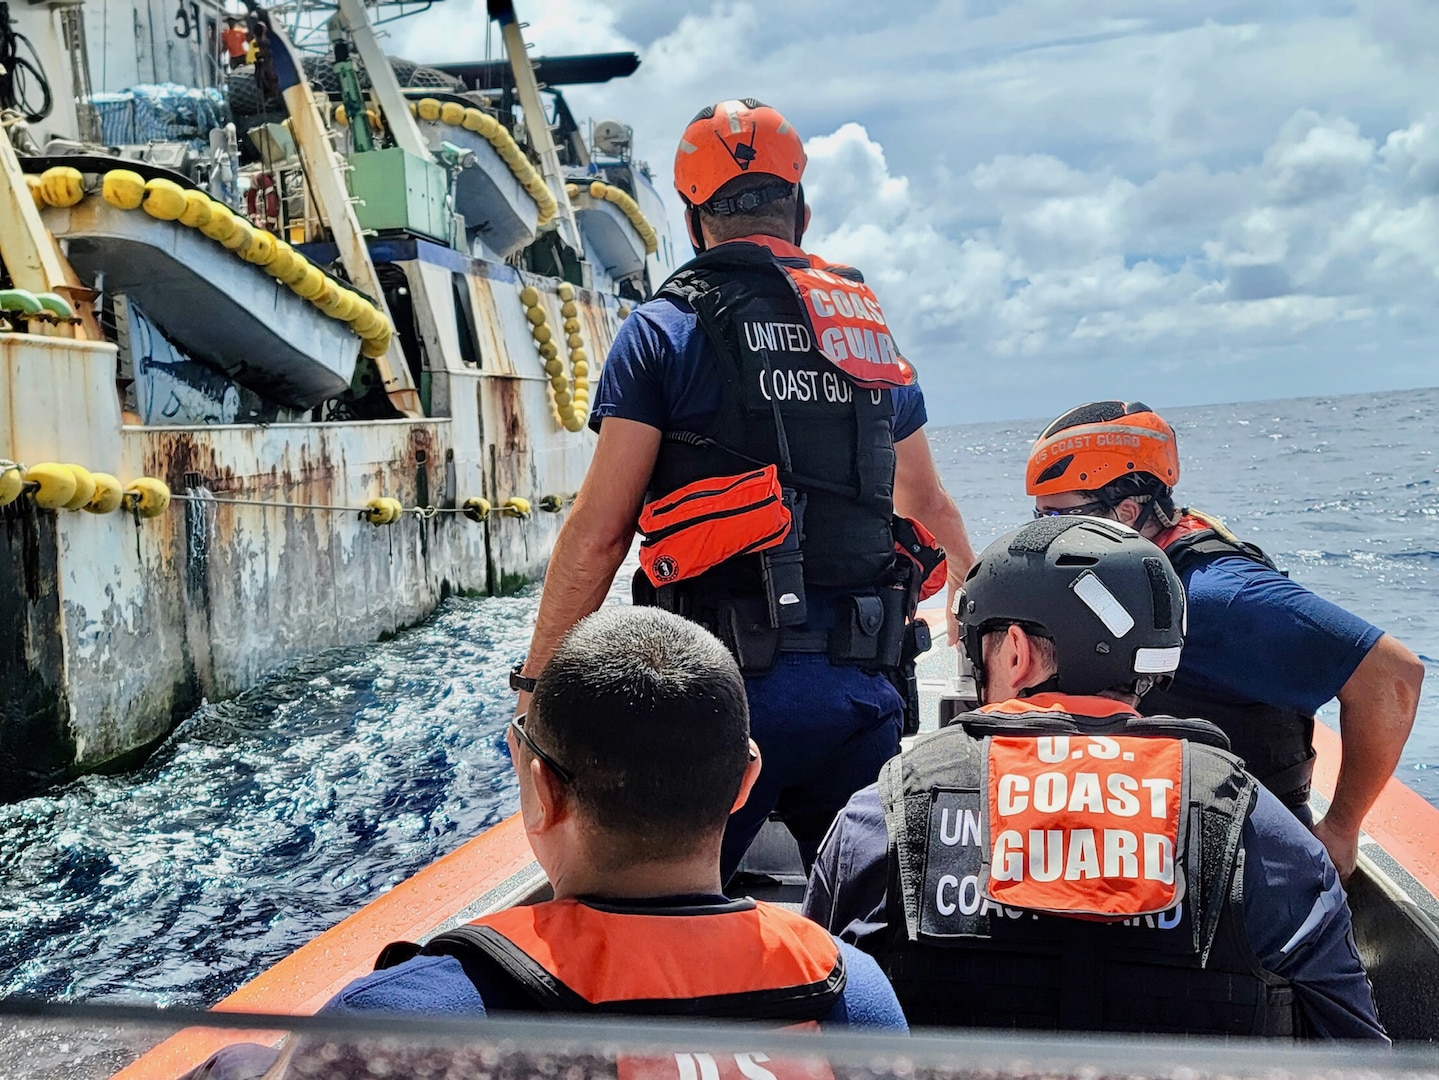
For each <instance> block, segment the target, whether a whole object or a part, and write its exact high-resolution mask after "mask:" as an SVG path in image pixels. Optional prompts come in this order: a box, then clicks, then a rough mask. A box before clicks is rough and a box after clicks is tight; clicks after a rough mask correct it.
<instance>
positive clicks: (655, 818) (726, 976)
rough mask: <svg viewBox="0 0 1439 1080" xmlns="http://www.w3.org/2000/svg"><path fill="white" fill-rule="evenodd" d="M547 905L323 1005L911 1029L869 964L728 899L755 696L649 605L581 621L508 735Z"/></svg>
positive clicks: (808, 928) (386, 961) (393, 963)
mask: <svg viewBox="0 0 1439 1080" xmlns="http://www.w3.org/2000/svg"><path fill="white" fill-rule="evenodd" d="M508 738H509V747H510V754H511V756H512V757H513V758H514V765H515V772H516V774H517V776H518V777H519V788H520V812H521V814H522V815H523V817H524V825H525V833H526V835H527V836H528V837H529V841H530V846H531V848H533V849H534V853H535V858H536V859H537V860H538V861H539V863H540V866H542V867H543V868H544V870H545V873H546V874H547V875H548V876H549V879H550V882H551V884H552V885H553V887H554V899H553V900H549V901H546V902H545V903H541V904H535V905H533V906H530V907H517V908H510V909H509V910H506V911H501V912H497V913H496V914H493V915H486V916H485V917H483V918H481V919H478V920H476V921H475V922H473V923H471V924H470V925H468V926H465V927H462V928H460V929H459V930H455V931H451V932H449V933H445V934H441V935H439V936H438V937H436V938H434V939H433V940H431V941H430V942H429V943H428V944H427V945H426V946H425V947H424V948H423V949H420V948H418V947H417V946H413V945H408V946H390V947H389V948H388V949H386V951H385V953H384V954H382V956H381V958H380V968H381V970H377V971H375V972H374V973H373V974H370V975H367V976H365V977H364V978H362V979H359V980H358V981H356V982H354V983H351V984H350V985H349V986H348V987H346V988H345V989H344V990H343V991H341V992H340V994H339V996H338V997H336V998H335V999H334V1000H333V1001H332V1002H331V1003H330V1005H329V1006H327V1008H330V1009H345V1010H381V1011H386V1012H408V1013H445V1014H449V1015H456V1014H459V1015H478V1016H483V1015H485V1014H487V1013H493V1012H509V1011H521V1012H533V1011H551V1012H566V1013H630V1014H647V1015H665V1016H704V1017H728V1018H736V1019H746V1020H767V1021H774V1022H777V1023H786V1024H788V1023H797V1022H804V1021H820V1022H822V1023H840V1024H855V1025H862V1026H869V1027H878V1028H888V1029H892V1030H904V1028H905V1022H904V1016H903V1014H902V1013H901V1012H900V1009H899V1005H898V1003H897V1002H896V1000H895V997H894V993H893V991H891V990H890V988H889V985H888V983H886V982H885V979H884V976H883V975H881V974H880V972H879V969H878V967H877V966H876V965H875V962H874V961H873V960H872V959H871V958H870V957H868V956H865V955H864V954H863V953H860V952H857V951H856V950H855V949H853V948H852V947H851V946H849V945H842V944H840V943H839V942H838V941H836V940H835V939H834V938H833V937H831V936H830V935H829V934H827V933H826V932H825V931H824V930H822V929H821V928H820V927H818V926H816V925H815V924H814V923H812V922H810V921H809V920H807V919H804V918H803V917H801V916H800V915H797V914H795V913H793V912H790V911H787V910H785V909H784V908H781V907H776V906H773V905H770V904H765V903H760V902H757V901H753V900H728V899H726V898H725V896H724V895H723V893H722V892H721V891H720V873H719V850H720V836H721V834H722V833H723V832H724V827H725V820H726V818H727V817H728V815H729V812H730V810H731V808H732V807H734V806H737V805H739V804H740V803H741V802H743V801H744V798H745V796H746V795H747V794H748V793H749V790H750V788H751V787H753V786H754V782H755V779H756V778H757V777H758V775H759V771H760V761H759V756H758V751H757V750H756V748H755V745H754V743H753V742H752V741H751V740H750V738H749V713H748V709H747V707H746V704H745V696H744V681H743V680H742V679H741V678H740V673H739V670H738V668H737V667H736V666H735V662H734V659H733V658H732V657H731V656H730V654H729V653H728V652H727V651H726V650H725V648H724V646H723V645H722V644H721V643H720V642H719V641H717V640H716V639H715V638H714V637H713V636H712V635H710V634H709V633H707V632H706V631H705V630H703V629H701V628H700V627H698V626H696V625H695V624H694V623H691V622H687V621H686V620H684V619H681V618H680V617H678V616H676V615H672V614H670V613H668V612H664V611H658V610H653V609H648V610H647V609H637V608H628V607H606V608H604V609H602V610H601V611H599V612H598V613H596V614H594V615H591V616H590V617H589V618H587V619H585V620H583V621H582V622H580V623H579V624H578V625H577V626H576V627H575V628H574V630H573V631H571V632H570V633H569V634H568V635H567V636H566V638H565V639H564V641H563V642H561V644H560V647H559V649H558V650H557V651H556V652H555V655H554V657H553V658H552V659H551V660H550V662H549V664H548V665H546V667H545V670H544V673H543V674H542V675H541V676H540V678H539V684H538V686H537V687H536V689H535V692H534V695H533V697H532V699H531V701H530V710H529V712H528V714H527V715H526V716H523V717H517V718H516V719H515V720H514V721H513V722H512V723H511V725H510V729H509V735H508Z"/></svg>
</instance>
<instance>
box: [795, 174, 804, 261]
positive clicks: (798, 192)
mask: <svg viewBox="0 0 1439 1080" xmlns="http://www.w3.org/2000/svg"><path fill="white" fill-rule="evenodd" d="M803 243H804V185H803V184H796V185H795V200H794V246H795V247H799V246H801V245H802V244H803Z"/></svg>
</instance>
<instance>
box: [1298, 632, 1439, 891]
mask: <svg viewBox="0 0 1439 1080" xmlns="http://www.w3.org/2000/svg"><path fill="white" fill-rule="evenodd" d="M1423 685H1424V665H1423V664H1422V663H1420V661H1419V658H1418V657H1417V656H1415V655H1414V654H1413V653H1412V652H1410V651H1409V650H1408V649H1406V648H1405V647H1404V646H1403V645H1402V644H1400V643H1399V641H1398V640H1397V639H1396V638H1393V637H1390V636H1389V635H1388V634H1385V635H1384V636H1383V637H1381V638H1380V639H1379V640H1378V641H1376V642H1375V643H1374V647H1373V648H1372V649H1370V650H1369V652H1368V654H1367V655H1366V656H1365V657H1364V659H1363V660H1361V661H1360V662H1359V666H1358V667H1357V668H1355V669H1354V674H1352V675H1350V676H1349V681H1348V682H1346V683H1345V684H1344V685H1343V686H1342V687H1340V688H1339V740H1340V745H1341V746H1342V747H1343V757H1342V758H1341V759H1340V761H1339V779H1338V780H1337V781H1335V784H1334V800H1333V802H1331V803H1330V804H1329V812H1328V813H1327V814H1325V815H1324V818H1323V820H1321V821H1320V822H1319V823H1318V824H1317V825H1315V826H1314V835H1315V836H1317V837H1319V839H1320V840H1321V841H1323V843H1324V846H1325V847H1326V848H1328V849H1329V855H1330V857H1331V858H1332V859H1333V860H1334V865H1335V866H1336V867H1338V869H1339V876H1340V877H1341V878H1347V877H1348V876H1349V875H1350V874H1351V873H1353V872H1354V860H1355V857H1356V854H1357V850H1358V844H1359V828H1360V826H1361V825H1362V824H1363V823H1364V815H1365V814H1367V813H1368V812H1369V808H1370V807H1371V806H1373V805H1374V800H1375V799H1377V798H1378V797H1379V792H1380V791H1381V790H1382V789H1383V787H1384V785H1385V784H1386V783H1388V781H1389V777H1390V776H1392V775H1393V774H1394V766H1395V765H1397V764H1398V763H1399V755H1400V754H1401V753H1402V752H1403V750H1404V741H1405V740H1406V739H1408V738H1409V730H1410V728H1412V727H1413V726H1414V714H1415V712H1417V711H1418V708H1419V691H1420V689H1421V688H1422V687H1423Z"/></svg>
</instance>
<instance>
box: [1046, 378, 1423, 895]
mask: <svg viewBox="0 0 1439 1080" xmlns="http://www.w3.org/2000/svg"><path fill="white" fill-rule="evenodd" d="M1178 481H1179V449H1178V446H1177V443H1176V439H1175V435H1174V429H1173V428H1171V427H1170V426H1169V425H1168V424H1167V423H1165V422H1164V420H1163V419H1162V418H1160V416H1159V415H1158V414H1157V413H1155V412H1154V411H1153V410H1151V409H1150V408H1149V407H1148V406H1147V405H1142V404H1140V403H1138V402H1125V401H1097V402H1092V403H1091V404H1088V405H1081V406H1079V407H1078V408H1076V409H1071V410H1070V411H1069V412H1067V413H1065V414H1064V415H1063V416H1061V417H1059V419H1057V420H1055V421H1054V422H1053V423H1052V424H1050V425H1049V426H1048V427H1047V428H1045V429H1044V431H1043V433H1042V434H1041V435H1040V436H1039V438H1038V439H1037V440H1036V441H1035V444H1034V447H1033V449H1032V450H1031V451H1030V454H1029V466H1028V468H1027V469H1026V471H1025V490H1026V491H1027V492H1028V493H1029V494H1030V495H1033V496H1034V497H1035V499H1034V506H1035V510H1034V512H1035V515H1036V516H1041V515H1070V514H1088V515H1093V516H1097V517H1108V518H1113V519H1114V520H1116V521H1121V522H1123V523H1124V524H1126V525H1129V526H1132V527H1133V528H1135V529H1137V530H1138V531H1139V533H1140V534H1141V535H1143V536H1145V537H1147V538H1148V539H1150V540H1153V541H1154V542H1155V543H1156V544H1158V545H1159V546H1160V547H1161V548H1163V549H1164V552H1165V554H1166V555H1168V556H1169V561H1170V562H1171V563H1173V565H1174V569H1175V570H1176V571H1177V572H1178V573H1179V577H1180V580H1181V581H1183V582H1184V589H1185V592H1186V594H1187V596H1188V598H1189V630H1188V636H1187V638H1186V645H1185V649H1184V663H1183V664H1182V665H1181V666H1180V668H1179V671H1178V673H1177V674H1176V675H1175V677H1174V683H1173V685H1172V686H1170V687H1169V688H1168V689H1167V690H1165V691H1163V692H1159V693H1155V694H1151V695H1149V696H1148V697H1147V698H1145V700H1144V711H1146V712H1163V713H1168V714H1170V715H1173V716H1201V717H1203V718H1204V719H1206V720H1209V721H1212V722H1213V723H1215V724H1218V725H1219V727H1220V728H1222V729H1223V730H1224V732H1225V734H1227V735H1228V736H1229V741H1230V745H1231V746H1232V747H1233V749H1234V752H1235V753H1236V754H1238V755H1239V756H1240V757H1241V758H1243V759H1244V763H1245V767H1246V768H1247V769H1248V770H1249V771H1250V772H1252V773H1253V774H1254V775H1255V776H1257V777H1259V779H1260V780H1261V781H1262V782H1263V783H1264V786H1265V787H1267V788H1269V790H1270V791H1272V792H1274V794H1275V795H1277V796H1278V797H1279V799H1280V801H1281V802H1283V803H1284V804H1285V805H1286V806H1288V807H1289V808H1290V809H1291V810H1293V811H1294V813H1295V814H1296V816H1298V817H1299V819H1300V820H1301V821H1303V822H1304V823H1305V824H1311V823H1313V817H1312V815H1311V813H1310V811H1309V805H1308V803H1309V779H1310V775H1311V774H1312V773H1313V771H1314V743H1313V737H1314V714H1315V713H1316V712H1317V711H1318V710H1319V707H1320V706H1321V705H1323V704H1324V703H1325V702H1327V701H1329V700H1331V699H1333V698H1336V697H1337V698H1338V699H1339V730H1340V735H1341V738H1342V740H1343V746H1344V758H1343V762H1342V763H1341V765H1340V769H1339V780H1338V783H1337V784H1336V785H1335V789H1334V801H1333V803H1331V804H1330V807H1329V811H1328V813H1327V814H1325V816H1324V818H1323V819H1322V820H1321V821H1319V822H1318V823H1317V824H1313V829H1314V835H1316V836H1317V837H1319V839H1320V840H1321V841H1323V843H1324V846H1325V847H1326V848H1327V849H1328V851H1329V855H1330V857H1331V858H1333V860H1334V863H1335V865H1336V866H1337V867H1338V868H1339V873H1340V876H1341V877H1342V878H1348V877H1349V875H1350V874H1351V873H1352V872H1353V870H1354V861H1355V859H1356V858H1357V857H1358V851H1359V827H1360V825H1361V823H1362V822H1363V820H1364V815H1365V814H1366V813H1368V811H1369V808H1370V807H1371V806H1372V805H1374V800H1375V799H1376V798H1378V797H1379V792H1380V790H1381V789H1382V788H1383V787H1384V784H1385V782H1386V781H1387V780H1388V779H1389V777H1390V776H1391V775H1392V774H1393V772H1394V767H1395V765H1397V764H1398V762H1399V755H1400V753H1401V752H1402V751H1403V749H1404V741H1405V740H1406V739H1407V738H1408V737H1409V730H1410V728H1412V727H1413V726H1414V714H1415V711H1416V710H1417V709H1418V707H1419V691H1420V687H1421V685H1422V683H1423V681H1424V665H1423V664H1421V663H1420V662H1419V658H1418V657H1417V656H1415V655H1414V654H1413V653H1412V652H1410V651H1409V650H1408V649H1407V648H1405V647H1404V646H1403V645H1402V644H1400V643H1399V642H1398V641H1397V640H1395V639H1394V638H1393V637H1391V636H1390V635H1388V634H1386V633H1384V632H1383V631H1382V630H1380V629H1379V628H1378V627H1375V626H1371V625H1370V624H1369V623H1367V622H1365V621H1364V620H1363V619H1361V618H1359V617H1358V616H1357V615H1352V614H1350V613H1349V612H1347V611H1345V610H1344V609H1343V608H1341V607H1339V606H1338V605H1336V604H1332V603H1330V602H1329V601H1327V600H1324V599H1322V598H1320V597H1318V596H1315V595H1314V594H1313V593H1312V592H1310V591H1309V590H1308V589H1306V588H1304V586H1302V585H1299V584H1297V583H1296V582H1293V581H1290V580H1289V579H1288V577H1286V576H1285V575H1284V574H1282V573H1280V572H1279V571H1278V570H1277V569H1275V566H1274V563H1273V562H1272V561H1271V560H1270V558H1269V557H1268V556H1267V555H1265V554H1264V552H1263V551H1261V550H1260V549H1259V548H1257V547H1255V546H1254V545H1253V544H1249V543H1245V542H1244V541H1241V540H1238V539H1236V538H1235V537H1234V535H1233V534H1232V533H1230V531H1229V530H1228V529H1226V528H1225V527H1224V525H1223V523H1222V522H1220V521H1218V520H1216V519H1215V518H1212V517H1209V516H1208V515H1206V514H1202V513H1200V512H1199V511H1197V510H1190V509H1176V508H1175V505H1174V499H1173V493H1174V485H1175V484H1176V483H1177V482H1178Z"/></svg>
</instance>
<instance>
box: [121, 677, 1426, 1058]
mask: <svg viewBox="0 0 1439 1080" xmlns="http://www.w3.org/2000/svg"><path fill="white" fill-rule="evenodd" d="M948 655H949V654H948V652H947V650H934V651H932V652H931V653H930V654H929V655H927V656H926V657H924V658H923V659H922V661H921V667H920V674H921V675H922V676H925V675H927V676H929V677H928V678H925V679H923V680H922V683H921V688H922V690H923V691H924V693H923V695H922V701H924V702H925V704H926V705H927V706H928V707H931V708H932V707H934V706H936V705H940V704H942V702H943V700H944V696H945V691H946V689H949V688H952V687H953V683H952V682H951V680H950V679H949V678H947V677H946V676H947V673H946V672H944V671H943V670H942V665H943V663H944V662H945V660H946V659H947V657H948ZM944 712H945V710H943V709H942V708H941V709H940V710H939V714H940V715H944ZM933 726H934V721H930V722H929V723H928V724H927V725H926V727H927V728H929V729H932V728H933ZM1315 747H1316V749H1317V751H1318V760H1317V762H1316V767H1315V772H1314V787H1313V796H1312V797H1313V798H1314V799H1315V801H1316V806H1315V809H1316V811H1317V812H1321V813H1322V812H1323V811H1324V810H1325V809H1327V807H1328V799H1329V797H1330V796H1332V794H1333V791H1334V784H1335V781H1336V780H1337V778H1338V774H1339V759H1340V744H1339V736H1338V735H1337V734H1336V733H1335V732H1333V731H1332V730H1330V729H1329V728H1327V727H1324V726H1323V725H1322V724H1321V725H1317V726H1316V728H1315ZM1365 824H1366V831H1365V833H1364V834H1363V835H1362V837H1361V844H1360V857H1359V865H1358V868H1357V869H1356V870H1355V873H1354V875H1353V877H1351V878H1350V880H1349V883H1348V893H1349V903H1350V906H1351V908H1352V910H1353V913H1354V935H1355V939H1356V941H1357V943H1358V946H1359V951H1360V955H1361V956H1362V957H1363V958H1364V962H1365V964H1366V965H1367V966H1368V969H1369V977H1370V981H1371V982H1372V983H1373V985H1374V996H1375V1001H1376V1003H1377V1005H1378V1009H1379V1015H1380V1018H1381V1019H1382V1020H1383V1021H1384V1023H1385V1026H1386V1027H1387V1029H1388V1031H1389V1033H1390V1035H1391V1036H1392V1037H1393V1038H1394V1040H1395V1042H1396V1043H1400V1044H1402V1043H1434V1042H1436V1041H1439V809H1436V808H1435V807H1433V806H1430V805H1429V804H1428V803H1427V802H1425V800H1424V799H1423V798H1422V797H1420V796H1419V795H1418V794H1417V793H1415V792H1414V791H1412V790H1410V789H1409V788H1407V787H1405V786H1404V785H1403V784H1402V783H1400V781H1398V780H1397V779H1390V781H1389V783H1388V785H1387V786H1386V787H1385V788H1384V791H1383V793H1382V794H1381V795H1380V797H1379V799H1378V801H1377V802H1376V803H1375V804H1374V807H1373V809H1372V810H1371V811H1370V812H1369V816H1368V817H1367V818H1366V821H1365ZM737 881H738V882H739V883H740V889H739V891H740V892H742V893H744V894H745V895H748V896H753V897H755V898H756V899H763V900H768V901H771V902H777V903H782V904H791V905H795V906H798V904H799V903H800V901H801V899H802V897H803V895H804V886H805V877H804V873H803V869H802V867H801V865H800V859H799V850H798V848H797V847H796V846H795V843H794V840H793V839H792V838H791V837H790V835H789V833H788V831H787V830H786V829H785V828H784V826H783V825H781V824H780V823H779V822H778V821H773V820H772V821H770V822H769V823H768V824H767V826H766V827H765V829H764V830H763V831H762V832H761V833H760V835H759V838H758V839H757V840H756V842H755V844H754V846H753V847H752V848H751V849H750V852H749V854H748V855H747V856H746V858H745V860H744V863H743V864H742V865H741V867H740V877H739V878H738V879H737ZM549 895H550V894H549V883H548V882H547V881H546V880H545V876H544V872H543V871H542V870H541V869H540V867H539V865H538V864H537V863H536V862H535V861H534V858H533V856H532V855H531V853H530V849H529V844H528V842H527V841H526V839H525V833H524V828H523V826H522V825H521V823H520V819H519V815H518V814H516V815H514V816H512V817H510V818H508V819H506V820H505V821H503V822H501V823H500V824H498V825H496V826H494V827H493V828H491V829H490V830H488V831H487V832H485V833H483V834H482V835H480V836H478V837H475V838H474V839H473V840H470V841H469V842H468V843H466V844H464V845H462V846H461V847H459V848H458V849H456V850H455V851H453V852H451V853H450V854H449V855H446V856H445V857H444V858H442V859H439V860H438V861H436V862H435V863H433V864H432V865H430V866H429V867H427V868H425V869H424V870H422V871H420V873H418V874H416V875H414V876H413V877H411V878H409V879H408V880H406V881H404V882H402V883H401V884H400V885H397V886H396V887H395V888H394V889H392V890H390V891H389V892H387V893H386V894H385V895H383V896H381V897H379V898H378V899H376V900H375V901H373V902H372V903H371V904H369V905H368V906H366V907H365V908H363V909H362V910H360V911H358V912H356V913H355V914H354V915H351V916H350V917H349V918H347V919H345V920H344V921H343V922H341V923H339V924H338V925H336V926H335V927H333V928H332V929H330V930H328V931H326V932H325V933H323V934H321V935H320V936H319V937H317V938H315V939H314V940H313V941H311V942H309V943H308V944H306V945H304V946H302V947H301V948H299V949H297V950H296V951H295V952H294V953H292V954H290V955H289V956H287V957H286V958H285V959H283V960H281V961H280V962H279V963H278V964H276V965H275V966H274V967H272V968H270V969H269V970H268V971H266V972H264V973H263V974H261V975H259V976H258V977H256V978H255V979H254V980H252V981H251V982H249V983H247V984H246V985H245V986H243V987H241V988H240V989H239V990H237V991H235V993H233V994H231V995H230V996H229V997H227V998H225V1000H223V1001H221V1002H220V1003H219V1004H218V1005H216V1006H215V1009H216V1010H217V1011H228V1012H245V1013H272V1014H273V1013H280V1014H287V1015H308V1014H311V1013H314V1012H315V1011H317V1010H318V1009H319V1008H320V1007H322V1006H323V1005H324V1004H325V1003H326V1002H327V1001H328V1000H329V999H330V998H331V997H333V996H334V995H335V994H336V993H337V992H339V990H340V989H341V988H342V987H344V986H345V985H346V984H347V983H349V982H350V981H352V980H353V979H356V978H359V977H360V976H361V975H364V974H366V973H368V972H369V971H371V970H372V969H373V967H374V961H375V957H376V956H378V954H379V952H380V950H381V949H383V948H384V946H385V945H387V944H388V943H390V942H392V941H402V940H403V941H421V940H425V939H428V938H430V937H432V936H434V935H435V934H438V933H441V932H443V931H445V930H449V929H451V928H453V927H455V926H459V925H462V924H464V923H466V922H469V921H471V920H473V919H475V918H478V917H479V916H481V915H483V914H486V913H488V912H492V911H498V910H500V909H503V908H506V907H510V906H513V905H516V904H530V903H537V902H539V901H542V900H545V899H548V897H549ZM274 1034H275V1037H276V1038H277V1039H278V1038H279V1037H280V1034H281V1033H274ZM254 1037H255V1032H253V1031H252V1032H225V1031H221V1030H217V1029H203V1030H202V1029H190V1030H187V1031H183V1032H180V1033H179V1034H177V1035H175V1036H173V1037H172V1038H170V1039H168V1040H167V1041H166V1042H164V1043H162V1044H160V1045H159V1046H158V1047H156V1048H155V1049H154V1050H152V1051H151V1052H150V1053H148V1054H146V1055H144V1056H143V1057H142V1058H140V1059H139V1060H138V1061H137V1062H135V1064H134V1065H132V1066H131V1067H129V1068H127V1069H125V1070H124V1071H123V1072H121V1073H119V1074H117V1077H116V1080H135V1078H138V1077H142V1076H143V1077H156V1078H159V1077H176V1076H179V1075H180V1074H181V1073H183V1072H184V1071H185V1070H187V1069H190V1068H193V1067H194V1066H195V1065H197V1064H199V1063H200V1062H202V1061H204V1060H205V1059H206V1058H207V1057H208V1056H209V1055H210V1054H212V1053H214V1052H215V1051H216V1050H217V1049H219V1048H221V1047H222V1046H225V1045H227V1044H230V1043H234V1042H241V1041H247V1040H253V1039H254Z"/></svg>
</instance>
